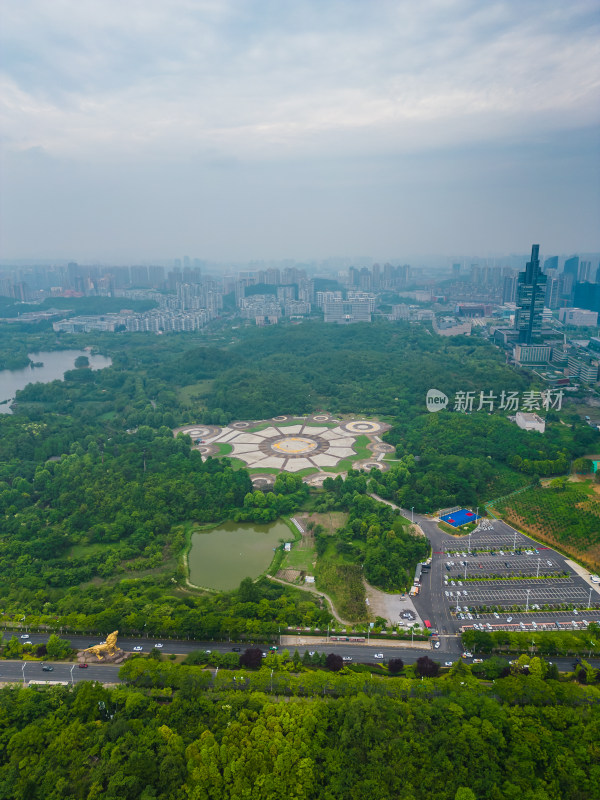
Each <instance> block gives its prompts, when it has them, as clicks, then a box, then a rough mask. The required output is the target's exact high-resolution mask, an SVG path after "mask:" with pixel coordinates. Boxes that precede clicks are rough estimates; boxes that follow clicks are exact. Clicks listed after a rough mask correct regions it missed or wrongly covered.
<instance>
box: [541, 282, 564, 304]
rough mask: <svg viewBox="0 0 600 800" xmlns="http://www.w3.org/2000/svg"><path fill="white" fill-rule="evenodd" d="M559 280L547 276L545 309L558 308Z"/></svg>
mask: <svg viewBox="0 0 600 800" xmlns="http://www.w3.org/2000/svg"><path fill="white" fill-rule="evenodd" d="M559 290H560V280H559V278H558V276H556V277H551V276H550V275H548V279H547V282H546V297H545V299H544V305H545V306H546V308H551V309H554V308H558V307H559V306H560V291H559Z"/></svg>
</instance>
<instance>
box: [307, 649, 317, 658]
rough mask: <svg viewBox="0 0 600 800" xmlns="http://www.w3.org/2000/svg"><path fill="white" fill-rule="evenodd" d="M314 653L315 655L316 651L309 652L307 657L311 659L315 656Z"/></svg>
mask: <svg viewBox="0 0 600 800" xmlns="http://www.w3.org/2000/svg"><path fill="white" fill-rule="evenodd" d="M315 653H316V650H309V652H308V655H309V656H311V657H312V656H314V655H315Z"/></svg>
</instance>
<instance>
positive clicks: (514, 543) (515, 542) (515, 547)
mask: <svg viewBox="0 0 600 800" xmlns="http://www.w3.org/2000/svg"><path fill="white" fill-rule="evenodd" d="M516 549H517V532H516V531H515V538H514V540H513V555H514V554H515V550H516Z"/></svg>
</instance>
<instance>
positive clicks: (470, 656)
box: [462, 650, 473, 658]
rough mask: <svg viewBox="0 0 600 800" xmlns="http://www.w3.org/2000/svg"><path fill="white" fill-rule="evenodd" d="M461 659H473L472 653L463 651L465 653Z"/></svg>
mask: <svg viewBox="0 0 600 800" xmlns="http://www.w3.org/2000/svg"><path fill="white" fill-rule="evenodd" d="M462 657H463V658H473V653H469V651H468V650H465V652H464V653H463V654H462Z"/></svg>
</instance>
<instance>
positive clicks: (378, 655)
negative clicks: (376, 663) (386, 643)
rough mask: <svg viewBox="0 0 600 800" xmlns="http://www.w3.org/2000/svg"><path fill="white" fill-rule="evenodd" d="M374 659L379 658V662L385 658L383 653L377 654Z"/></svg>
mask: <svg viewBox="0 0 600 800" xmlns="http://www.w3.org/2000/svg"><path fill="white" fill-rule="evenodd" d="M373 658H378V659H379V660H381V659H382V658H383V653H375V655H374V656H373Z"/></svg>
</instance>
